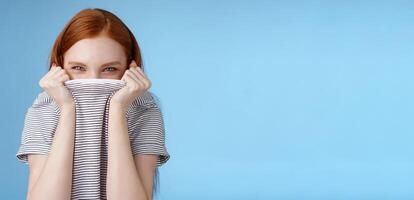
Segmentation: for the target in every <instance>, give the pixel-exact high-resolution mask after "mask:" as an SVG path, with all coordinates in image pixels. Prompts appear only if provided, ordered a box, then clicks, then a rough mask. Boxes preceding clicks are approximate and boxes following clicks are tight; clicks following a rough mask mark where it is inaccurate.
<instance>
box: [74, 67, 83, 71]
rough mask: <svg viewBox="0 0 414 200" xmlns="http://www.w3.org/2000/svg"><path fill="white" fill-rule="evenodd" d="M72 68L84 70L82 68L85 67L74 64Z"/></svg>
mask: <svg viewBox="0 0 414 200" xmlns="http://www.w3.org/2000/svg"><path fill="white" fill-rule="evenodd" d="M72 69H75V70H82V69H83V67H81V66H73V67H72Z"/></svg>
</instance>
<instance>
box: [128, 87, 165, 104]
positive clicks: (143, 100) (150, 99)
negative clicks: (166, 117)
mask: <svg viewBox="0 0 414 200" xmlns="http://www.w3.org/2000/svg"><path fill="white" fill-rule="evenodd" d="M129 107H130V108H137V107H144V108H150V107H158V104H157V102H156V98H155V95H154V93H152V92H151V91H148V90H147V91H145V92H144V93H143V94H141V95H140V96H138V97H136V98H135V100H134V101H133V102H132V103H131V104H130V106H129Z"/></svg>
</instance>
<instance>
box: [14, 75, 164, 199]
mask: <svg viewBox="0 0 414 200" xmlns="http://www.w3.org/2000/svg"><path fill="white" fill-rule="evenodd" d="M124 84H125V83H124V82H123V81H121V80H115V79H74V80H69V81H66V82H65V85H66V87H67V88H68V89H69V90H70V91H71V93H72V95H73V97H74V99H75V103H76V133H75V147H74V160H73V175H72V177H73V179H72V198H71V199H106V170H107V161H108V160H107V153H108V152H107V149H108V148H107V147H108V140H107V137H108V123H107V120H108V114H109V113H108V111H109V100H110V98H111V97H112V95H113V94H114V93H115V92H116V91H117V90H119V89H120V88H122V87H123V86H124ZM125 115H126V118H127V124H128V134H129V139H130V142H131V143H130V144H131V150H132V153H133V155H136V154H157V155H159V157H158V161H157V166H158V167H159V166H161V165H162V164H164V163H166V162H167V160H169V158H170V155H169V154H168V152H167V149H166V147H165V129H164V121H163V115H162V113H161V110H160V108H159V106H158V104H157V103H156V101H155V100H154V97H153V96H152V93H151V92H150V91H146V92H145V93H143V94H142V95H141V96H139V97H137V98H136V99H135V100H134V101H133V102H132V103H131V104H130V105H129V107H128V109H127V112H126V113H125ZM59 116H60V109H59V107H58V106H57V104H56V103H55V102H54V101H53V98H52V97H50V96H49V95H48V94H47V93H46V92H45V91H43V92H42V93H40V94H39V95H38V96H37V98H36V99H35V101H34V102H33V104H32V106H31V107H29V108H28V110H27V113H26V117H25V122H24V127H23V132H22V136H21V144H20V148H19V150H18V152H17V154H16V156H17V158H18V160H19V161H21V162H23V163H26V164H28V161H27V155H28V154H44V155H47V154H48V153H49V151H50V148H51V146H52V142H53V136H54V134H55V131H56V128H57V125H58V122H59Z"/></svg>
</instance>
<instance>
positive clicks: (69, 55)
mask: <svg viewBox="0 0 414 200" xmlns="http://www.w3.org/2000/svg"><path fill="white" fill-rule="evenodd" d="M73 79H118V80H123V81H125V83H126V84H125V86H124V87H123V88H121V89H120V90H118V91H116V93H115V94H114V95H113V96H112V98H111V100H110V107H109V121H108V150H107V152H108V165H107V176H106V182H105V183H106V194H104V195H103V196H95V197H94V198H97V199H106V198H108V199H145V200H148V199H152V198H153V191H156V185H157V184H156V182H157V178H158V176H157V175H158V170H157V162H158V166H159V165H160V164H163V163H165V162H166V161H167V160H168V159H169V155H168V153H167V152H166V149H165V147H162V148H161V149H163V150H162V151H154V152H146V153H145V154H144V153H137V152H135V151H132V150H131V146H130V141H129V137H128V127H127V123H126V119H125V112H126V111H127V109H128V106H129V105H130V104H131V103H132V102H133V101H134V100H135V99H136V98H137V97H140V96H141V95H143V94H144V93H145V92H147V90H148V89H149V88H150V87H151V81H150V80H149V79H148V77H147V76H146V75H145V73H144V71H143V70H142V60H141V54H140V50H139V46H138V44H137V41H136V40H135V37H134V36H133V34H132V33H131V31H130V30H129V29H128V28H127V26H126V25H125V24H124V23H123V22H122V21H121V20H120V19H119V18H118V17H116V16H115V15H114V14H112V13H110V12H108V11H105V10H102V9H84V10H82V11H80V12H79V13H77V14H76V15H75V16H74V17H73V18H72V19H71V20H70V21H69V23H68V24H67V25H66V26H65V28H64V29H63V31H62V32H61V33H60V34H59V36H58V38H57V39H56V42H55V44H54V47H53V49H52V52H51V59H50V64H49V71H48V72H47V73H46V75H44V77H42V79H41V80H40V81H39V85H40V86H41V87H42V88H43V89H44V90H45V92H47V94H48V95H50V97H52V98H53V100H54V101H55V102H56V104H57V105H58V106H59V110H60V118H59V123H58V126H57V128H56V132H55V135H54V138H53V145H51V147H50V152H49V153H48V155H44V154H43V153H38V154H36V153H33V152H31V153H30V154H29V153H28V152H25V151H23V150H22V151H21V152H20V153H19V154H18V156H19V158H21V159H22V160H23V158H24V159H26V161H27V162H28V164H29V169H30V175H29V184H28V185H29V186H28V193H27V198H28V199H71V198H74V197H73V196H72V197H71V191H72V192H73V188H72V179H73V177H72V172H73V157H74V153H73V148H74V143H75V141H74V137H75V131H74V130H75V122H76V119H75V118H76V113H75V100H74V98H73V96H72V95H71V93H70V91H68V89H67V88H66V87H65V85H64V83H65V81H68V80H73ZM155 108H157V107H155ZM151 112H153V113H156V114H154V115H153V118H156V117H158V119H157V120H158V122H160V121H162V119H161V118H160V117H161V115H160V112H159V110H157V109H156V110H153V111H151ZM148 116H150V115H148ZM159 126H162V124H159ZM162 128H163V127H159V129H160V130H161V129H162ZM160 136H163V135H161V134H160ZM158 145H161V146H162V145H163V143H161V144H158ZM22 149H23V148H22ZM26 149H27V148H26ZM132 153H134V154H132ZM24 156H27V157H24ZM160 160H161V161H160ZM100 184H102V183H100Z"/></svg>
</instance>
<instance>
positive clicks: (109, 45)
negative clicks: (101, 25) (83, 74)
mask: <svg viewBox="0 0 414 200" xmlns="http://www.w3.org/2000/svg"><path fill="white" fill-rule="evenodd" d="M125 58H126V55H125V52H124V50H123V48H122V46H121V45H120V44H119V43H118V42H117V41H115V40H113V39H111V38H109V37H108V36H98V37H94V38H86V39H82V40H79V41H78V42H76V43H75V44H74V45H72V46H71V47H70V48H69V49H68V50H67V51H66V52H65V54H64V60H65V63H68V62H70V61H77V62H82V63H85V64H86V63H87V64H100V63H103V62H112V61H122V62H123V61H124V60H125Z"/></svg>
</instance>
